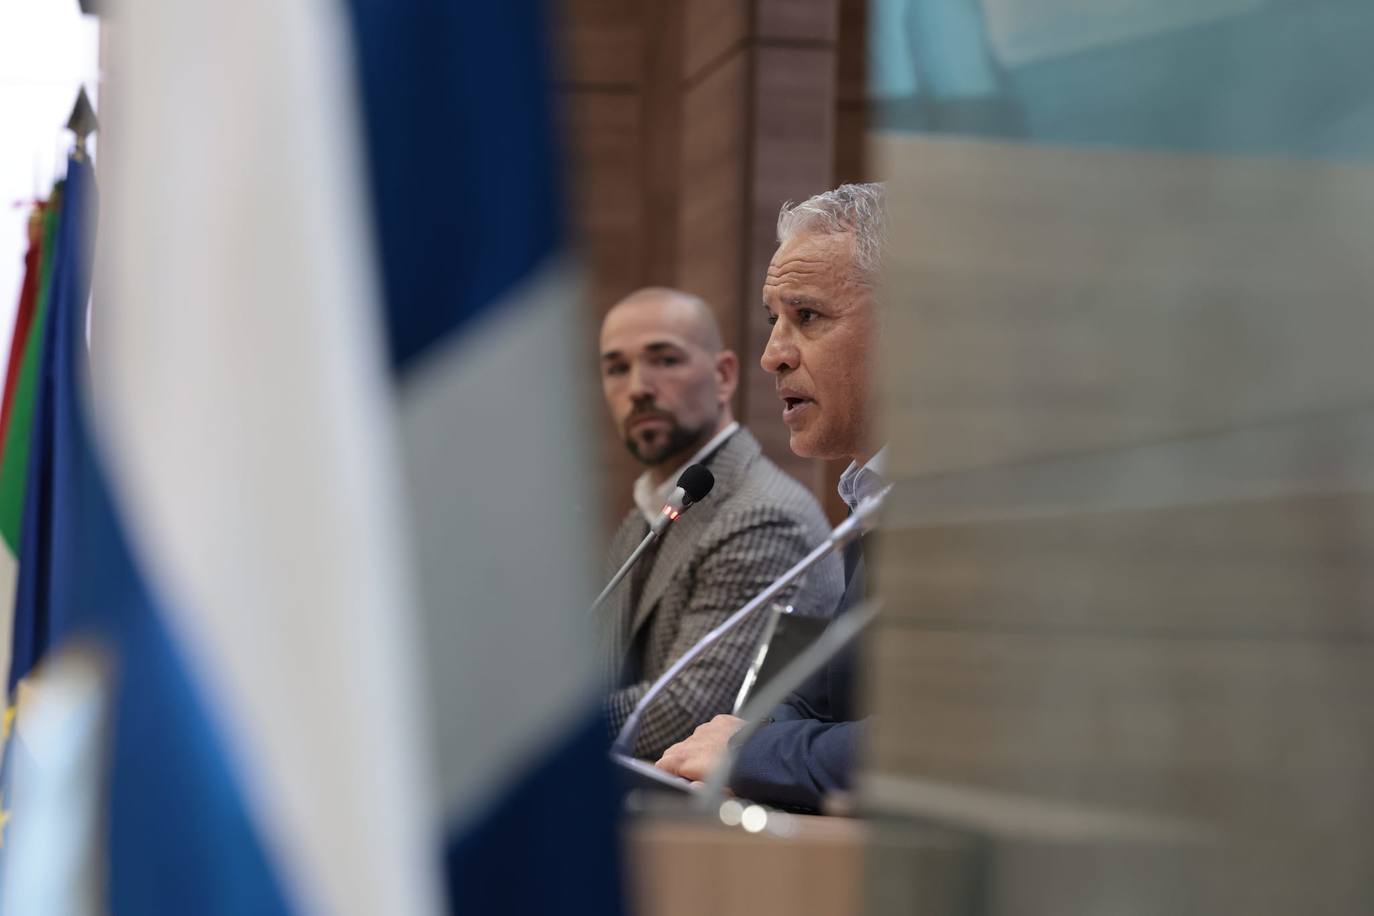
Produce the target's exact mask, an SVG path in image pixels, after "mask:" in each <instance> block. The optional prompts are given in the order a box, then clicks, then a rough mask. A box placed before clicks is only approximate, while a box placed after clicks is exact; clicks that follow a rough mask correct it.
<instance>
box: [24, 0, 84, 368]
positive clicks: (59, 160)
mask: <svg viewBox="0 0 1374 916" xmlns="http://www.w3.org/2000/svg"><path fill="white" fill-rule="evenodd" d="M99 44H100V39H99V24H98V21H97V20H96V18H95V17H87V16H82V15H81V10H80V8H79V7H78V6H77V0H3V2H0V366H3V365H4V361H5V360H6V359H7V358H8V356H9V349H10V334H11V332H12V331H13V329H14V310H15V307H16V306H17V305H18V303H19V289H20V286H21V285H22V283H23V279H24V252H25V251H26V250H27V247H28V244H27V241H26V239H25V225H26V221H27V217H28V212H29V207H28V203H29V202H30V201H32V200H33V198H34V196H35V194H40V195H46V194H47V192H48V190H49V189H50V188H51V187H52V183H53V181H54V180H55V179H56V178H58V177H59V176H60V175H61V174H62V173H63V171H64V170H65V165H64V163H65V159H66V153H67V151H68V149H69V148H70V147H71V142H72V135H71V134H70V133H68V132H67V131H66V130H65V129H64V125H65V124H66V123H67V117H68V116H69V115H70V114H71V109H72V102H74V101H75V100H76V92H77V89H78V87H80V86H81V85H83V84H84V85H85V87H86V92H87V94H88V95H89V96H90V97H91V102H92V103H93V104H98V98H97V90H98V81H99V66H98V60H99ZM2 371H3V369H0V372H2Z"/></svg>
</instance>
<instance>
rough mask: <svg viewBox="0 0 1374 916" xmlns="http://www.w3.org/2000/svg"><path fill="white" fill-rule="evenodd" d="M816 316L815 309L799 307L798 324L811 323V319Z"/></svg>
mask: <svg viewBox="0 0 1374 916" xmlns="http://www.w3.org/2000/svg"><path fill="white" fill-rule="evenodd" d="M815 317H816V312H815V310H814V309H797V324H810V323H811V319H812V318H815Z"/></svg>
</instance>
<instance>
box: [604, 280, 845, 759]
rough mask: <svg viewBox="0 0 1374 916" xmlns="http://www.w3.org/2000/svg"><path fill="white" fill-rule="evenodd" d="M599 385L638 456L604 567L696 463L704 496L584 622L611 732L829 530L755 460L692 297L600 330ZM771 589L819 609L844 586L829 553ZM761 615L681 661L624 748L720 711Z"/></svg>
mask: <svg viewBox="0 0 1374 916" xmlns="http://www.w3.org/2000/svg"><path fill="white" fill-rule="evenodd" d="M600 344H601V382H602V390H603V393H604V394H605V397H606V404H607V407H609V408H610V411H611V417H612V419H613V420H614V422H615V425H616V428H617V430H618V431H619V432H620V434H621V436H622V437H623V438H624V441H625V446H626V448H627V449H629V451H630V454H631V455H633V456H634V457H635V459H636V460H638V461H639V462H640V463H641V464H642V465H643V466H644V472H643V474H641V475H640V477H639V478H638V479H637V480H636V481H635V484H634V499H635V508H634V509H632V510H631V511H630V513H629V514H628V515H627V516H626V518H625V519H624V521H623V522H622V523H621V525H620V528H619V530H618V531H617V532H616V534H615V537H614V538H613V540H612V544H611V549H610V552H609V556H608V558H607V571H608V572H607V574H608V575H609V574H610V572H613V571H614V570H615V569H617V568H618V567H619V566H620V564H621V563H623V562H624V561H625V559H626V558H627V557H628V556H629V554H630V552H631V551H632V550H633V549H634V548H635V546H637V545H638V544H639V542H640V541H641V540H642V539H643V537H644V535H645V533H646V532H647V531H648V526H649V523H650V521H652V520H653V519H654V517H655V516H657V515H658V514H659V511H660V510H661V509H662V507H663V504H664V502H665V501H666V500H667V498H668V495H669V494H670V492H671V490H672V487H673V485H674V483H675V481H676V479H677V476H678V475H679V474H680V473H681V472H682V470H683V469H684V468H686V467H687V466H688V465H691V464H704V465H705V466H706V467H707V468H709V469H710V470H711V472H712V474H713V475H714V476H715V480H716V482H715V486H714V488H713V489H712V491H711V494H710V496H709V497H708V498H707V499H705V500H703V501H702V502H701V503H700V504H699V505H697V506H695V507H693V509H692V511H691V512H688V513H685V514H684V515H683V516H682V518H680V519H679V520H678V521H676V522H674V523H673V524H672V525H670V526H669V527H668V529H667V530H666V531H665V533H664V535H663V537H661V538H660V539H659V540H658V541H657V542H656V544H655V545H654V547H652V548H651V549H650V552H649V553H647V554H646V555H645V556H644V557H643V558H642V560H641V561H640V563H639V565H637V566H636V567H635V569H634V571H633V572H632V573H631V575H630V576H629V577H628V578H627V579H626V580H625V581H624V582H623V583H621V585H620V587H619V588H618V589H617V591H616V592H615V593H613V595H612V596H611V599H610V600H609V601H608V602H607V603H606V604H605V605H604V606H603V608H602V613H601V618H600V620H599V621H598V624H599V627H600V630H601V633H602V636H603V642H604V645H605V650H606V661H607V667H608V671H609V673H610V676H611V677H612V679H613V681H614V684H615V686H614V689H613V690H612V692H611V694H610V696H609V697H608V699H607V702H606V714H607V720H608V726H609V728H610V731H611V734H615V733H616V732H618V731H619V730H620V727H621V726H622V725H623V724H624V723H625V720H626V718H627V717H628V716H629V714H630V711H631V710H632V709H633V708H634V706H635V704H636V703H638V702H639V700H640V699H641V698H642V697H643V696H644V694H645V692H646V691H647V690H648V688H649V685H650V684H651V683H653V681H654V680H655V679H656V678H657V677H659V676H660V675H661V674H662V673H663V672H664V671H666V670H667V669H668V667H669V666H671V665H672V664H673V662H674V661H676V660H677V659H678V658H679V657H680V656H681V655H682V654H683V653H685V652H686V651H687V650H688V649H690V648H691V647H692V646H693V645H694V644H695V643H696V642H697V641H698V640H700V639H701V638H702V637H703V636H705V635H706V634H707V633H709V632H710V631H711V630H713V629H714V628H715V627H716V626H717V625H719V624H720V623H721V622H722V621H723V620H724V619H725V618H726V617H728V616H729V615H730V614H731V613H732V612H734V611H735V610H737V609H739V608H740V607H742V606H743V605H744V604H745V603H746V602H748V601H749V599H751V598H753V597H754V596H755V595H756V594H758V593H759V592H760V591H762V590H763V589H764V588H765V587H767V586H768V585H769V584H770V583H771V582H772V581H773V580H774V579H776V578H777V577H778V576H780V575H781V574H782V573H783V572H785V571H786V570H787V569H788V568H790V567H791V566H792V565H793V564H794V563H796V561H797V560H799V559H801V558H802V557H803V556H805V555H806V553H807V552H808V551H809V550H810V549H811V548H812V547H814V546H815V545H816V544H818V543H819V542H820V541H821V540H822V539H823V538H824V537H825V536H826V535H827V533H828V532H829V526H828V525H827V524H826V520H825V517H824V515H823V513H822V512H821V509H820V507H819V506H818V505H817V503H816V501H815V499H814V498H813V497H812V496H811V494H810V493H808V492H807V491H806V490H805V489H804V488H803V487H802V486H801V485H800V484H798V483H797V482H796V481H794V480H793V479H792V478H790V477H788V476H787V475H786V474H784V473H783V472H782V470H780V469H779V468H778V467H777V466H776V465H775V464H773V463H772V462H771V461H769V460H768V459H767V458H765V457H764V455H763V454H762V452H761V451H760V449H759V444H758V441H757V440H756V439H755V438H754V437H753V436H752V435H750V433H749V431H748V430H746V429H743V428H742V427H741V426H740V425H739V424H738V423H737V422H735V419H734V416H733V414H732V411H731V408H730V399H731V397H732V396H733V395H734V393H735V388H736V385H737V384H738V381H739V359H738V358H737V357H736V356H735V354H734V353H733V352H731V351H730V350H728V349H726V348H725V347H724V345H723V344H722V342H721V335H720V329H719V327H718V326H717V324H716V319H715V315H714V313H713V312H712V311H711V308H710V307H709V306H708V305H707V304H706V303H705V302H703V301H702V300H701V299H700V298H698V297H696V296H692V295H690V294H687V293H684V292H681V291H678V290H671V289H662V288H649V289H642V290H639V291H638V292H635V293H633V294H631V295H630V296H627V297H626V298H625V299H623V300H621V301H620V302H618V303H617V304H616V305H615V306H614V307H612V308H611V310H610V311H609V312H608V313H607V314H606V318H605V320H604V322H603V323H602V326H601V341H600ZM832 559H834V562H833V563H829V564H826V565H822V566H821V567H818V568H816V569H815V570H813V571H812V573H811V574H810V575H809V576H808V577H807V578H806V579H805V581H804V582H803V583H802V584H801V586H800V588H799V589H794V590H792V591H791V592H789V593H784V594H783V595H782V596H780V600H782V601H784V602H789V603H791V604H793V605H794V607H796V609H797V611H798V612H800V613H808V614H824V615H828V614H830V613H832V612H833V610H834V608H835V606H836V603H837V601H838V600H839V597H840V595H841V593H842V592H843V588H844V575H843V568H842V566H841V564H840V562H839V560H838V559H835V558H832ZM766 619H767V614H766V612H763V611H761V612H760V613H758V614H755V615H753V617H752V618H751V619H747V620H746V621H744V622H743V623H742V624H741V625H740V626H738V627H736V628H735V629H734V630H733V631H732V632H731V633H730V634H729V635H728V636H726V637H724V638H722V639H721V640H719V641H718V642H716V643H715V644H713V645H712V646H711V648H710V649H709V650H708V651H706V652H705V653H703V654H702V656H701V657H700V658H698V659H697V660H695V661H694V662H693V663H692V664H690V665H688V666H687V667H686V668H685V669H683V671H681V672H680V673H679V674H678V676H677V677H675V678H674V679H673V681H672V682H671V683H670V684H669V685H668V686H667V688H666V689H665V690H664V691H663V692H662V693H661V694H659V696H658V697H657V698H656V699H655V700H654V702H653V704H652V705H651V706H650V707H649V708H648V709H647V710H646V712H645V715H644V717H643V719H642V720H641V727H640V730H639V734H638V736H637V738H636V741H635V746H634V752H635V754H636V755H637V756H640V757H645V758H649V759H654V758H657V757H658V756H659V755H660V754H661V753H662V752H663V751H664V750H665V749H666V748H667V747H668V746H669V745H671V744H673V743H674V742H677V741H681V740H682V739H684V738H686V737H687V736H688V735H690V734H691V733H692V730H693V729H694V728H695V727H696V726H697V725H698V724H700V723H702V722H706V721H708V720H710V719H711V718H712V717H713V716H715V715H717V714H720V713H728V712H729V711H730V710H731V708H732V706H733V703H734V699H735V696H736V694H737V693H738V692H739V688H740V684H741V682H742V681H743V678H744V674H745V672H746V670H747V668H748V666H749V660H750V658H751V657H752V655H753V652H754V649H755V647H756V644H757V642H758V640H759V637H760V635H761V633H762V630H763V626H764V624H765V622H766Z"/></svg>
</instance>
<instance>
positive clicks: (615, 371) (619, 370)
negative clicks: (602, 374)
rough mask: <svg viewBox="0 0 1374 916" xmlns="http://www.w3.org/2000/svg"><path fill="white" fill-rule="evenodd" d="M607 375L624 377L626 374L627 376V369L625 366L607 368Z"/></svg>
mask: <svg viewBox="0 0 1374 916" xmlns="http://www.w3.org/2000/svg"><path fill="white" fill-rule="evenodd" d="M606 374H607V375H608V376H615V375H624V374H625V367H624V366H623V365H614V366H607V367H606Z"/></svg>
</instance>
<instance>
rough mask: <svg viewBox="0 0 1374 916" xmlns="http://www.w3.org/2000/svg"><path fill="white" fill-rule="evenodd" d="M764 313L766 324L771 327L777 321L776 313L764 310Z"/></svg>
mask: <svg viewBox="0 0 1374 916" xmlns="http://www.w3.org/2000/svg"><path fill="white" fill-rule="evenodd" d="M765 314H767V316H768V319H767V321H768V326H769V327H770V328H771V327H772V326H773V325H775V324H777V323H778V316H777V315H774V314H773V313H772V312H766V313H765Z"/></svg>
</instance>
